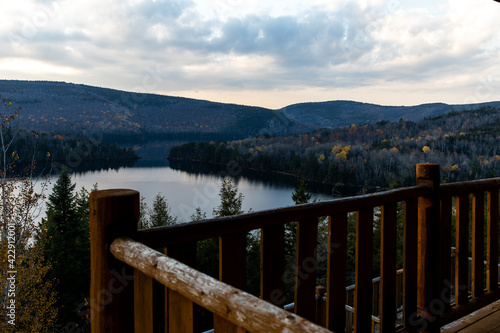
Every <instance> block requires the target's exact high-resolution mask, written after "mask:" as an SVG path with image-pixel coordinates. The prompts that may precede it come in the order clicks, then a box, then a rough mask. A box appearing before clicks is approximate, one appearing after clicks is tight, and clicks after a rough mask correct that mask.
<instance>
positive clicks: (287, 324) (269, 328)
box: [111, 237, 329, 333]
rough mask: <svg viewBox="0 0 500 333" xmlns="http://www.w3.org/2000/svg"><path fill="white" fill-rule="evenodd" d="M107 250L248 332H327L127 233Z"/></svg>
mask: <svg viewBox="0 0 500 333" xmlns="http://www.w3.org/2000/svg"><path fill="white" fill-rule="evenodd" d="M111 253H112V254H113V255H114V256H115V257H116V258H117V259H120V260H121V261H123V262H125V263H126V264H128V265H130V266H132V267H134V268H135V269H136V270H139V271H140V272H142V273H143V274H145V275H147V276H149V277H152V278H154V279H155V280H157V281H159V282H161V283H162V284H163V285H165V286H166V287H168V288H170V289H172V290H174V291H176V292H178V293H179V294H181V295H183V296H184V297H186V298H189V299H191V300H193V301H196V303H198V304H199V305H201V306H203V307H204V308H206V309H208V310H210V311H212V312H213V313H215V314H217V315H218V316H221V317H223V318H224V319H226V320H229V321H231V322H232V323H235V324H237V325H238V326H240V327H243V328H245V329H247V330H249V331H251V332H318V333H323V332H324V333H326V332H329V331H328V330H327V329H325V328H323V327H321V326H318V325H316V324H314V323H312V322H310V321H308V320H306V319H304V318H302V317H300V316H297V315H295V314H292V313H290V312H288V311H285V310H283V309H280V308H278V307H276V306H274V305H272V304H270V303H268V302H266V301H264V300H261V299H259V298H257V297H255V296H252V295H250V294H248V293H246V292H244V291H242V290H240V289H238V288H234V287H232V286H230V285H228V284H225V283H223V282H220V281H218V280H216V279H214V278H212V277H210V276H208V275H206V274H203V273H201V272H199V271H197V270H195V269H193V268H191V267H189V266H188V265H185V264H183V263H181V262H179V261H177V260H175V259H172V258H170V257H168V256H166V255H164V254H162V253H160V252H158V251H155V250H153V249H151V248H149V247H147V246H145V245H144V244H142V243H139V242H137V241H134V240H133V239H130V238H128V237H120V238H117V239H116V240H115V241H114V242H113V243H112V244H111Z"/></svg>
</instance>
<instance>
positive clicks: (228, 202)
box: [213, 177, 260, 295]
mask: <svg viewBox="0 0 500 333" xmlns="http://www.w3.org/2000/svg"><path fill="white" fill-rule="evenodd" d="M219 196H220V199H221V203H220V205H219V206H218V207H216V208H214V210H213V214H214V216H215V217H223V216H232V215H239V214H243V213H244V211H243V209H242V204H243V194H242V193H238V188H237V187H236V186H235V185H234V184H233V181H232V179H231V178H230V177H226V178H224V180H223V182H222V187H221V189H220V192H219ZM258 236H260V235H257V234H255V233H253V232H249V233H247V237H246V238H247V239H246V241H247V246H246V249H247V258H246V260H247V261H246V266H247V269H246V276H247V291H248V292H250V293H253V294H254V295H258V294H259V283H260V240H259V237H258Z"/></svg>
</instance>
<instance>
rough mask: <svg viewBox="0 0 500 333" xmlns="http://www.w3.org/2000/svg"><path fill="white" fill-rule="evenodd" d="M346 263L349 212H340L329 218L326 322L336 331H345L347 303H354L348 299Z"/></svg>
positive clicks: (330, 328) (329, 327)
mask: <svg viewBox="0 0 500 333" xmlns="http://www.w3.org/2000/svg"><path fill="white" fill-rule="evenodd" d="M346 263H347V213H340V214H335V215H333V216H330V217H329V220H328V263H327V282H326V285H327V292H326V307H327V309H326V312H327V315H326V323H327V328H328V329H329V330H331V331H334V332H344V331H345V327H346V313H345V305H346V304H350V305H352V303H349V300H347V301H346V291H345V280H346ZM350 294H351V295H352V293H350ZM351 295H349V296H351ZM347 298H348V297H347Z"/></svg>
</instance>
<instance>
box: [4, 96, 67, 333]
mask: <svg viewBox="0 0 500 333" xmlns="http://www.w3.org/2000/svg"><path fill="white" fill-rule="evenodd" d="M0 97H1V96H0ZM0 100H1V104H0V159H1V160H0V185H1V188H0V196H1V198H0V216H1V222H0V302H1V306H0V318H1V320H0V332H48V331H53V330H54V328H55V327H54V325H55V319H56V317H57V309H56V307H55V301H56V295H55V292H54V288H53V284H54V281H51V280H49V279H48V278H47V273H48V272H49V271H50V270H51V269H52V268H51V266H50V265H49V264H47V263H46V262H45V261H44V258H43V255H44V248H43V246H41V245H37V244H42V242H38V241H36V239H37V238H38V239H43V238H44V237H46V236H45V232H44V231H43V228H42V229H41V231H39V230H40V228H38V226H37V222H36V221H37V217H38V216H39V215H40V213H41V209H42V207H41V203H42V201H43V198H44V195H43V190H44V185H43V184H42V185H40V186H38V187H37V186H36V184H35V181H34V179H35V178H37V179H38V177H34V173H35V161H33V160H31V161H30V162H29V163H27V165H26V166H25V167H24V168H23V169H21V170H19V169H17V170H16V168H15V167H16V162H17V160H18V159H19V156H18V154H17V152H16V148H17V147H16V145H17V142H18V141H17V139H18V135H19V134H20V133H21V131H20V130H19V127H18V124H17V120H18V109H16V108H14V106H13V105H12V103H9V102H7V101H6V100H5V99H0ZM24 142H26V140H24ZM36 188H38V189H39V190H38V191H37V190H36Z"/></svg>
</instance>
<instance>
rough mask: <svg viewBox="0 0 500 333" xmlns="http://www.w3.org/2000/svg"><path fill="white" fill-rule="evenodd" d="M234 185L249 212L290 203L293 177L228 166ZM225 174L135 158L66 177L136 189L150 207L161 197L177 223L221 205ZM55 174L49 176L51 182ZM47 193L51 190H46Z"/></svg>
mask: <svg viewBox="0 0 500 333" xmlns="http://www.w3.org/2000/svg"><path fill="white" fill-rule="evenodd" d="M231 171H232V174H233V176H234V177H233V179H234V180H235V185H236V186H237V187H238V190H239V192H240V193H242V194H243V196H244V199H243V210H245V211H248V210H249V209H252V210H253V211H259V210H265V209H271V208H278V207H286V206H292V205H293V204H294V203H293V200H292V192H293V191H294V190H295V186H296V184H297V180H296V179H295V178H293V177H290V176H286V175H279V174H273V173H262V172H251V171H250V172H249V171H247V172H241V171H239V170H231ZM225 174H227V168H224V167H219V168H215V167H206V166H202V165H195V164H191V163H189V164H186V163H183V164H175V165H173V164H172V165H170V164H169V163H168V162H160V163H158V162H152V161H147V160H146V161H139V162H138V163H136V165H135V166H134V167H120V168H115V169H107V170H100V171H87V172H78V173H73V174H72V175H71V179H72V181H73V182H74V183H76V190H77V191H79V190H80V188H81V187H82V186H85V188H87V189H88V190H90V189H91V188H92V187H93V184H95V183H98V186H99V189H100V190H104V189H116V188H126V189H133V190H137V191H139V192H140V193H141V196H143V197H144V198H145V200H146V203H147V204H148V206H149V207H151V206H152V202H153V199H154V197H155V196H156V195H157V194H158V193H161V195H163V196H165V198H166V199H167V201H168V204H169V206H170V208H171V212H172V214H174V215H176V216H177V217H178V218H179V220H180V221H190V220H191V219H190V217H191V215H192V214H193V213H194V212H195V209H196V207H200V208H201V210H202V211H203V212H206V213H207V217H209V218H210V217H212V211H213V209H214V208H215V207H216V206H218V205H219V204H220V198H219V190H220V187H221V184H222V180H223V179H224V176H225ZM56 179H57V175H54V176H52V183H55V181H56ZM311 192H312V193H313V199H317V200H322V201H323V200H328V199H332V196H331V195H329V194H328V193H331V189H330V188H329V187H326V188H323V187H318V186H314V187H313V188H311ZM49 193H50V191H49Z"/></svg>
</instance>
